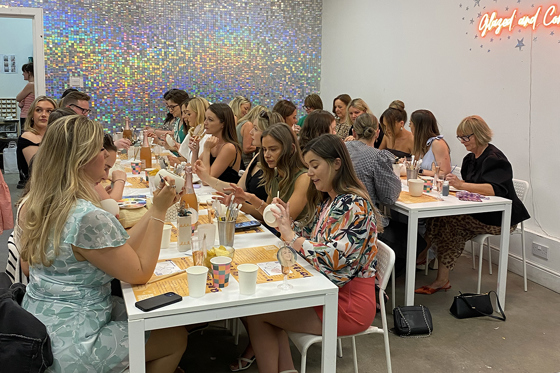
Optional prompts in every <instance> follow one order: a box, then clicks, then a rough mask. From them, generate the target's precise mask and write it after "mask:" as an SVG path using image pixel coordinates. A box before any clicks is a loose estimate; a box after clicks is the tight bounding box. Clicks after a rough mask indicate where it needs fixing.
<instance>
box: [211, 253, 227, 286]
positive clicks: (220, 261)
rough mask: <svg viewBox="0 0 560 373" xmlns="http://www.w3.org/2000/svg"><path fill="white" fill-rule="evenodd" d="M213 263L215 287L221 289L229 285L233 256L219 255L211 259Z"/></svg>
mask: <svg viewBox="0 0 560 373" xmlns="http://www.w3.org/2000/svg"><path fill="white" fill-rule="evenodd" d="M210 263H212V278H213V279H214V281H213V284H214V287H215V288H218V289H221V288H225V287H227V286H228V285H229V273H230V270H231V258H229V257H227V256H217V257H215V258H212V259H210Z"/></svg>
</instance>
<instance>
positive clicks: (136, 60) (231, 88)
mask: <svg viewBox="0 0 560 373" xmlns="http://www.w3.org/2000/svg"><path fill="white" fill-rule="evenodd" d="M0 5H9V6H15V7H17V6H26V7H41V8H43V10H44V29H45V60H46V77H47V78H46V84H47V94H48V95H50V96H53V97H60V95H61V94H62V92H63V91H64V90H65V89H66V88H68V80H69V76H70V75H82V76H83V77H84V88H83V91H85V92H86V93H88V94H90V95H91V96H92V101H93V104H92V109H93V112H92V114H91V115H90V117H91V118H94V119H96V120H99V121H101V122H102V123H104V124H105V126H106V127H107V128H108V129H110V130H112V129H113V128H115V127H118V126H120V125H121V123H122V122H123V118H124V116H129V117H130V118H131V120H132V123H133V124H134V125H135V126H138V125H145V124H152V123H160V122H161V121H162V120H163V118H164V117H165V114H166V111H165V110H164V102H163V100H162V98H161V96H162V94H163V93H164V92H165V91H167V90H168V89H170V88H180V89H184V90H186V91H187V92H188V93H189V94H190V95H195V96H199V97H205V98H207V99H208V100H209V101H211V102H229V101H230V100H231V99H232V98H233V97H234V96H237V95H243V96H246V97H247V98H249V99H250V100H251V101H252V102H254V103H259V104H261V105H265V106H268V107H272V106H273V105H274V103H275V102H276V101H277V100H279V99H289V100H292V101H294V103H296V105H297V106H298V108H300V107H301V105H302V104H303V99H304V98H305V96H306V95H307V94H309V93H313V92H318V91H319V77H320V62H321V9H322V1H321V0H271V1H243V0H234V1H216V0H207V1H203V0H191V1H184V2H179V1H171V0H150V1H147V0H145V1H128V0H126V1H125V0H81V1H68V0H35V1H33V0H30V1H24V0H20V1H6V0H0ZM300 114H303V113H300Z"/></svg>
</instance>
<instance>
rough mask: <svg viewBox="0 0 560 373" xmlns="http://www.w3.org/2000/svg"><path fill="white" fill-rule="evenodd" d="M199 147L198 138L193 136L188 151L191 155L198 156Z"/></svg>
mask: <svg viewBox="0 0 560 373" xmlns="http://www.w3.org/2000/svg"><path fill="white" fill-rule="evenodd" d="M199 147H200V138H199V137H198V136H196V137H195V136H193V137H191V138H190V140H189V149H190V150H191V151H192V152H193V154H197V155H198V148H199Z"/></svg>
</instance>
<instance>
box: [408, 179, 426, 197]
mask: <svg viewBox="0 0 560 373" xmlns="http://www.w3.org/2000/svg"><path fill="white" fill-rule="evenodd" d="M423 190H424V180H420V179H410V180H408V192H409V193H410V195H411V196H412V197H420V196H421V195H422V191H423Z"/></svg>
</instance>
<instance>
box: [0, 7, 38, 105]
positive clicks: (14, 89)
mask: <svg viewBox="0 0 560 373" xmlns="http://www.w3.org/2000/svg"><path fill="white" fill-rule="evenodd" d="M0 35H2V37H0V54H15V55H16V73H15V74H0V97H2V98H10V97H12V98H15V97H16V95H17V94H18V93H19V92H20V91H21V90H22V89H23V87H24V86H25V84H27V82H26V81H25V80H23V75H21V74H22V72H21V67H22V66H23V65H24V64H26V63H27V62H28V57H32V56H33V29H32V20H31V19H19V18H2V17H0Z"/></svg>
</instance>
